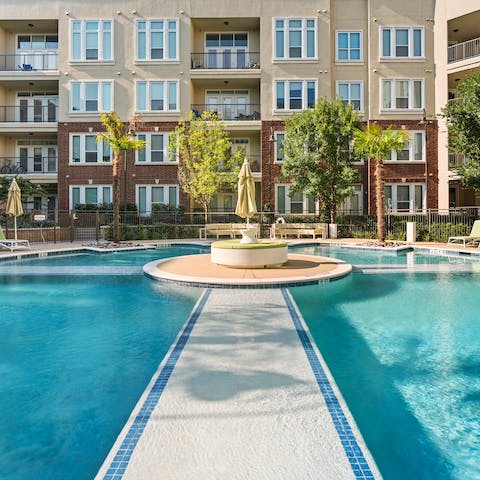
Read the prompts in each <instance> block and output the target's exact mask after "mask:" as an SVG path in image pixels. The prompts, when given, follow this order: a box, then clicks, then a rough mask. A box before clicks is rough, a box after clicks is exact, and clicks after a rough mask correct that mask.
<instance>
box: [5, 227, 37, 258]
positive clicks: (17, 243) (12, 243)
mask: <svg viewBox="0 0 480 480" xmlns="http://www.w3.org/2000/svg"><path fill="white" fill-rule="evenodd" d="M0 247H2V248H6V249H7V250H10V251H11V252H13V251H14V250H18V249H19V248H30V242H29V241H28V240H13V239H11V238H8V239H7V238H5V234H4V233H3V230H2V227H0Z"/></svg>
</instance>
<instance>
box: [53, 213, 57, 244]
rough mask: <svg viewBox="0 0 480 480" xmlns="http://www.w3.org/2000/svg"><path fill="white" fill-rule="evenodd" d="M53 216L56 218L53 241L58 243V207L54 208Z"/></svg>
mask: <svg viewBox="0 0 480 480" xmlns="http://www.w3.org/2000/svg"><path fill="white" fill-rule="evenodd" d="M53 218H54V219H55V221H54V222H53V243H57V223H58V214H57V209H55V210H54V216H53Z"/></svg>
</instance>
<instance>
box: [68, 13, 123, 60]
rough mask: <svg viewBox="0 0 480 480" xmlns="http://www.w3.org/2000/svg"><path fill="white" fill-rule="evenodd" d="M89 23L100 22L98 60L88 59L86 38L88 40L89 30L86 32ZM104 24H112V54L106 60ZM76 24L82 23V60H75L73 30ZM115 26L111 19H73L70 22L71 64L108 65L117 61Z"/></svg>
mask: <svg viewBox="0 0 480 480" xmlns="http://www.w3.org/2000/svg"><path fill="white" fill-rule="evenodd" d="M87 22H98V23H99V28H98V33H97V35H98V38H97V41H98V58H94V59H90V58H87V56H86V52H87V48H86V38H87V30H86V23H87ZM103 22H110V28H111V29H110V52H111V58H104V51H105V48H104V44H103V33H104V30H103ZM75 23H80V58H73V48H74V47H73V46H74V40H73V35H74V33H76V32H74V30H73V25H74V24H75ZM114 25H115V22H114V21H113V19H109V18H103V19H95V18H92V19H75V20H74V19H71V20H70V63H77V62H81V63H83V62H86V63H98V62H107V63H113V62H114V61H115V38H114V35H115V32H114Z"/></svg>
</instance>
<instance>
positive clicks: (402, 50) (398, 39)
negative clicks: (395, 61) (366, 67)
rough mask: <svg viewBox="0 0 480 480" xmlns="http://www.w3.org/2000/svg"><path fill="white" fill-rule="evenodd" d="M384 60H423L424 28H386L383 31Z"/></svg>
mask: <svg viewBox="0 0 480 480" xmlns="http://www.w3.org/2000/svg"><path fill="white" fill-rule="evenodd" d="M381 37H382V40H381V43H382V55H381V56H382V57H383V58H422V57H424V56H425V53H424V45H423V44H424V41H423V38H424V35H423V28H422V27H413V28H412V27H410V28H407V27H401V28H400V27H385V28H382V29H381Z"/></svg>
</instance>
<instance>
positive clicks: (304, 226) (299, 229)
mask: <svg viewBox="0 0 480 480" xmlns="http://www.w3.org/2000/svg"><path fill="white" fill-rule="evenodd" d="M289 235H293V236H296V237H297V238H300V236H301V235H309V236H310V235H311V236H312V237H313V238H314V239H315V238H316V237H317V236H319V237H321V238H327V236H328V225H327V224H326V223H274V224H272V226H271V228H270V237H271V238H277V236H279V237H280V238H283V237H288V236H289Z"/></svg>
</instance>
